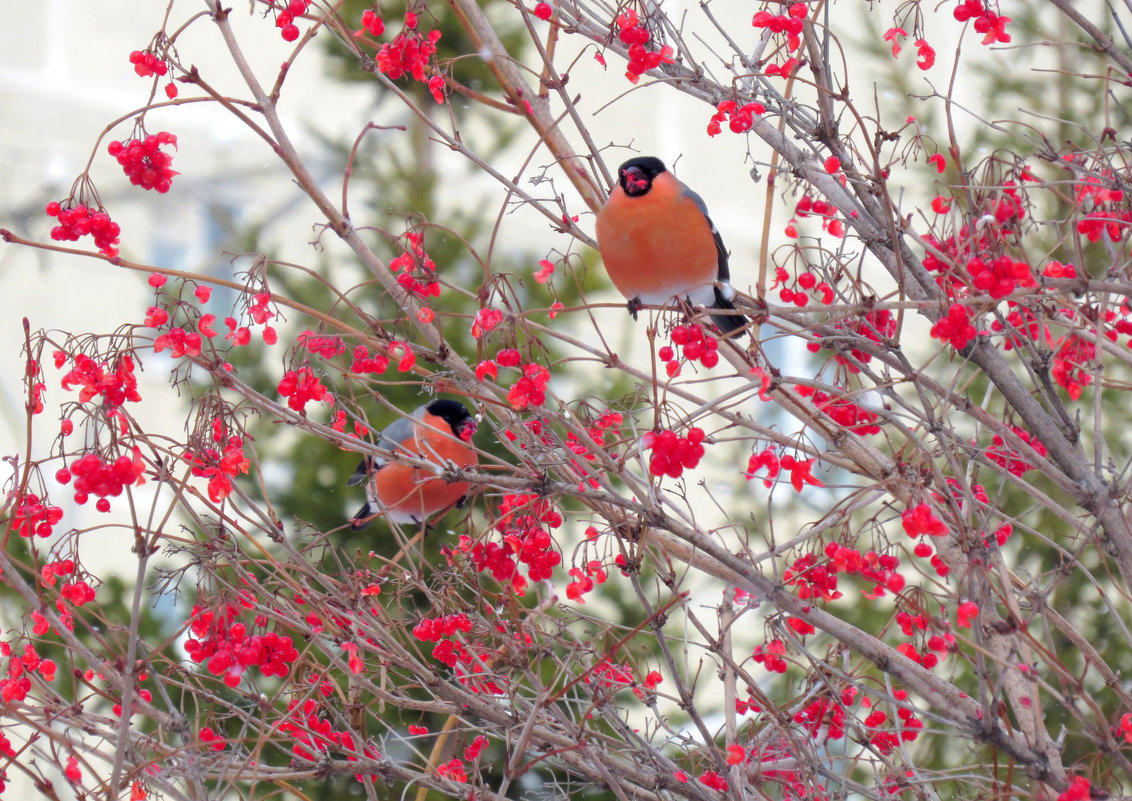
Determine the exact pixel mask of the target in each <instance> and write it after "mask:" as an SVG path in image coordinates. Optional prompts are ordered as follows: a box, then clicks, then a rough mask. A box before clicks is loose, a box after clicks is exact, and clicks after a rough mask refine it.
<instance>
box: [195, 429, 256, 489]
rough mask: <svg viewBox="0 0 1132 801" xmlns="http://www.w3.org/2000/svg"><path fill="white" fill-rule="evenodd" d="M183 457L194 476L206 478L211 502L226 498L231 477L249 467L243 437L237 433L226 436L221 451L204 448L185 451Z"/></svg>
mask: <svg viewBox="0 0 1132 801" xmlns="http://www.w3.org/2000/svg"><path fill="white" fill-rule="evenodd" d="M184 459H185V461H186V462H188V463H189V464H191V465H192V474H193V475H194V476H198V477H200V478H207V479H208V498H209V500H211V501H212V502H213V503H219V502H220V501H222V500H224V499H225V498H227V497H228V496H229V495H230V494H231V493H232V479H233V478H235V477H236V476H238V475H240V474H241V473H247V472H248V468H249V467H251V461H250V460H249V459H248V457H247V456H246V455H245V454H244V439H243V437H240V436H237V435H233V436H230V437H228V438H227V441H226V442H225V443H224V446H223V453H221V451H220V450H219V449H217V448H204V449H203V450H201V451H199V452H197V453H193V452H192V451H186V452H185V455H184Z"/></svg>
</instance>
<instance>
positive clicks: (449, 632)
mask: <svg viewBox="0 0 1132 801" xmlns="http://www.w3.org/2000/svg"><path fill="white" fill-rule="evenodd" d="M471 630H472V621H471V619H470V618H469V617H468V616H467V615H465V614H464V613H463V612H457V613H455V614H451V615H445V616H444V617H423V618H421V620H420V622H419V623H417V625H415V626H413V636H414V637H416V638H417V639H418V640H420V641H421V642H440V641H441V640H442V639H444V638H445V637H454V636H456V634H457V633H458V632H464V633H467V632H469V631H471Z"/></svg>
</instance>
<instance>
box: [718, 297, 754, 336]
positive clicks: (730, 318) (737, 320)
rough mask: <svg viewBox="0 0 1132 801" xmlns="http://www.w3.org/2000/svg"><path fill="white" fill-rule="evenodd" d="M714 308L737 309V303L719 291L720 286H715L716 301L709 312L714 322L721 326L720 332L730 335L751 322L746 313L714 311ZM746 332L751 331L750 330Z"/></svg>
mask: <svg viewBox="0 0 1132 801" xmlns="http://www.w3.org/2000/svg"><path fill="white" fill-rule="evenodd" d="M714 309H728V310H731V311H734V309H735V304H734V303H732V302H731V301H730V300H728V299H727V298H725V297H724V296H723V293H722V292H720V291H719V287H716V288H715V303H714V304H712V307H711V309H709V310H708V313H709V314H711V319H712V322H714V323H715V324H716V326H717V327H718V328H719V332H720V333H721V334H723V335H724V336H730V335H731V334H732V333H733V332H735V331H738V330H739V329H740V328H744V327H745V326H746V325H747V324H748V323H750V322H751V321H750V319H749V318H747V317H746V316H745V315H742V314H738V313H736V314H725V313H722V312H716V311H713V310H714ZM746 333H750V332H749V331H748V332H746Z"/></svg>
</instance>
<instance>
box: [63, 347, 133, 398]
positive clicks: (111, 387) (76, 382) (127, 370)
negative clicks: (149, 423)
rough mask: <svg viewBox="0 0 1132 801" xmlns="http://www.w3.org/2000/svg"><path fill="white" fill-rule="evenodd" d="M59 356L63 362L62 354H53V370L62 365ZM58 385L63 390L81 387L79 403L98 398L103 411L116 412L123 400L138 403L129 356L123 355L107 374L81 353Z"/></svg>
mask: <svg viewBox="0 0 1132 801" xmlns="http://www.w3.org/2000/svg"><path fill="white" fill-rule="evenodd" d="M60 357H62V360H65V359H66V354H65V353H63V352H62V351H59V352H57V353H56V356H55V366H56V367H62V365H63V361H61V359H60ZM62 386H63V389H66V390H70V389H74V388H75V387H76V386H81V387H82V389H80V390H79V402H80V403H86V402H87V401H89V400H91V399H92V398H96V397H99V396H101V397H102V402H103V404H104V406H105V408H106V409H107V410H113V409H117V408H118V407H119V406H121V405H122V404H124V403H125V402H126V401H132V402H134V403H137V402H138V401H140V400H141V395H139V394H138V378H137V376H136V375H135V374H134V360H133V359H132V358H131V357H129V356H123V357H122V358H121V360H120V361H119V362H118V366H117V367H116V368H115V369H114V370H113V371H111V370H110V369H109V365H107V364H99V363H98V362H96V361H95V360H94V359H92V358H91V357H90V356H87V355H86V354H85V353H79V354H77V355H76V356H75V360H74V366H73V367H72V368H71V370H70V372H68V373H67V374H66V375H65V376H63V380H62Z"/></svg>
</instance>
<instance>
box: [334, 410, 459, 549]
mask: <svg viewBox="0 0 1132 801" xmlns="http://www.w3.org/2000/svg"><path fill="white" fill-rule="evenodd" d="M475 433H476V421H475V420H474V419H472V415H471V412H469V411H468V407H466V406H465V405H464V404H463V403H460V402H459V401H454V400H435V401H433V402H432V403H426V404H425V405H424V406H421V407H419V408H418V409H417V410H416V411H414V412H413V414H412V416H411V417H406V418H402V419H400V420H398V421H397V422H395V423H393V424H392V425H390V426H389V427H388V428H386V429H385V430H384V431H382V432H381V437H380V439H379V441H378V445H379V447H382V448H384V449H386V450H388V451H391V452H393V453H394V454H399V453H401V454H405V455H406V456H409V457H412V458H415V459H423V460H426V461H429V462H432V463H433V464H436V465H445V464H447V463H449V462H451V463H453V464H455V465H456V467H469V466H471V465H475V464H478V463H479V457H478V456H477V455H476V452H475V449H474V447H473V445H472V444H471V440H472V435H474V434H475ZM362 483H365V485H366V503H365V505H364V506H363V507H362V508H361V510H360V511H359V512H358V513H357V514H356V515H355V516H354V517H352V518H351V519H350V527H351V528H353V529H354V530H355V531H356V530H358V529H362V528H365V526H366V525H367V524H368V523H369V522H370V521H371V520H372V519H373V518H374V517H375V516H376V515H379V514H380V515H382V516H383V517H385V519H386V520H389V521H390V522H392V523H397V524H405V523H411V524H413V525H418V526H419V525H421V524H423V523H427V522H428V520H429V519H430V518H433V517H436V516H438V515H441V514H443V513H444V512H447V511H448V510H449V509H451V508H452V507H453V506H455V505H456V504H457V503H459V502H460V501H461V500H463V498H464V497H465V496H466V495H467V494H468V482H466V481H445V480H444V479H443V478H441V477H440V476H438V475H437V474H436V473H435V472H434V471H432V470H428V469H426V468H420V467H411V466H409V465H406V464H402V463H400V462H398V461H397V460H396V457H394V458H393V459H390V460H388V461H386V460H383V459H380V458H378V457H375V456H368V457H366V458H365V459H363V460H362V463H361V464H360V465H358V469H357V470H356V471H354V474H353V475H352V476H351V477H350V481H349V485H350V486H351V487H353V486H357V485H358V484H362Z"/></svg>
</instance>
